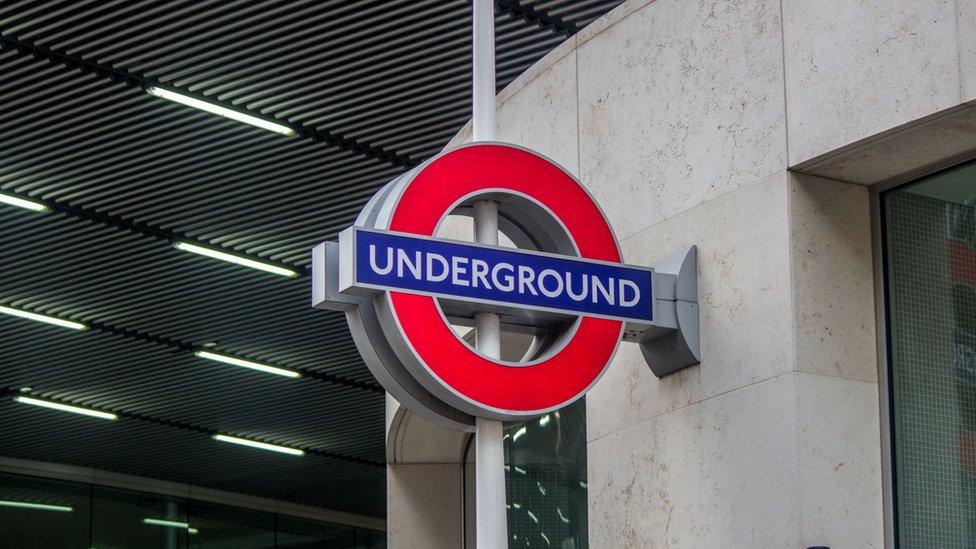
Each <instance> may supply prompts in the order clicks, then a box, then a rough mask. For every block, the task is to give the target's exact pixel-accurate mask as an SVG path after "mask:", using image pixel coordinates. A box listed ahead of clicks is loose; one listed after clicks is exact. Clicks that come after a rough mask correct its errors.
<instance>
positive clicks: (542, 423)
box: [539, 414, 549, 427]
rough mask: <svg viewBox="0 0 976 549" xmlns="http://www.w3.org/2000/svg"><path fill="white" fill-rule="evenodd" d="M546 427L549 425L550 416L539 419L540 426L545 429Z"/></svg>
mask: <svg viewBox="0 0 976 549" xmlns="http://www.w3.org/2000/svg"><path fill="white" fill-rule="evenodd" d="M546 425H549V414H546V415H544V416H542V417H541V418H539V426H540V427H545V426H546Z"/></svg>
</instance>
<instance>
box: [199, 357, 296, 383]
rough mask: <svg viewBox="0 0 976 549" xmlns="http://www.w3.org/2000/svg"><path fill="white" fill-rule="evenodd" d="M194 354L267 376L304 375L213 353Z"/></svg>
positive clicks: (291, 376) (292, 376) (294, 376)
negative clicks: (263, 373)
mask: <svg viewBox="0 0 976 549" xmlns="http://www.w3.org/2000/svg"><path fill="white" fill-rule="evenodd" d="M194 354H195V355H197V356H198V357H200V358H205V359H207V360H214V361H217V362H223V363H224V364H230V365H232V366H240V367H241V368H250V369H251V370H257V371H259V372H265V373H267V374H275V375H278V376H285V377H290V378H298V377H302V374H300V373H299V372H296V371H294V370H286V369H284V368H278V367H276V366H269V365H267V364H261V363H260V362H252V361H250V360H242V359H240V358H235V357H232V356H227V355H221V354H217V353H211V352H210V351H197V352H196V353H194Z"/></svg>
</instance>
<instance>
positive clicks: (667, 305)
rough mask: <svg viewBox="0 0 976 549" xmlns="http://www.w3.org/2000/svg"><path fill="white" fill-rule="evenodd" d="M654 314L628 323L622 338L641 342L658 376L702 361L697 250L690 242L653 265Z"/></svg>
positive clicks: (649, 363) (651, 366) (644, 353)
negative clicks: (648, 321) (647, 320)
mask: <svg viewBox="0 0 976 549" xmlns="http://www.w3.org/2000/svg"><path fill="white" fill-rule="evenodd" d="M654 287H655V288H654V318H655V319H656V320H655V321H654V323H653V324H650V325H646V324H645V325H638V324H630V323H628V324H627V327H626V329H625V330H624V341H629V342H633V343H637V344H639V345H640V348H641V354H643V355H644V360H645V361H647V365H648V366H650V368H651V371H652V372H654V375H656V376H657V377H663V376H666V375H668V374H670V373H673V372H676V371H678V370H680V369H682V368H687V367H688V366H693V365H695V364H698V363H699V362H700V361H701V347H700V333H699V323H698V250H697V248H696V247H695V246H690V247H688V248H686V249H684V250H682V251H680V252H677V253H675V254H673V255H671V256H669V257H667V258H666V259H664V260H662V261H659V262H658V263H657V264H656V265H655V266H654Z"/></svg>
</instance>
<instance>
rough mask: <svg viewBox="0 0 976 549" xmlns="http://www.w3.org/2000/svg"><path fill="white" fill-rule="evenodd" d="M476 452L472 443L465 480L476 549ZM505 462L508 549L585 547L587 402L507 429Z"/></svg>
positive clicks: (468, 530)
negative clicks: (523, 548) (522, 548)
mask: <svg viewBox="0 0 976 549" xmlns="http://www.w3.org/2000/svg"><path fill="white" fill-rule="evenodd" d="M472 439H473V437H472ZM474 453H475V452H474V443H473V441H472V443H471V444H470V445H469V448H468V451H467V463H466V465H465V475H464V486H465V490H464V498H465V542H466V543H467V546H468V547H474V544H475V542H474V537H475V535H474V534H475V524H474V520H475V513H474V506H475V493H474V486H475V478H474ZM505 463H506V465H505V481H506V485H505V497H506V499H507V500H508V504H507V507H508V536H509V542H508V546H509V547H510V548H513V549H514V548H517V547H554V548H558V549H584V548H586V547H587V507H586V404H585V402H584V400H583V399H580V400H578V401H577V402H575V403H573V404H571V405H569V406H567V407H566V408H563V409H561V410H559V411H558V412H553V413H550V414H547V415H544V416H542V417H541V418H537V419H533V420H531V421H528V422H524V423H521V424H519V425H515V426H513V427H511V428H509V429H507V430H506V431H505Z"/></svg>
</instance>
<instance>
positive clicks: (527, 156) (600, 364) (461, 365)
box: [390, 143, 623, 415]
mask: <svg viewBox="0 0 976 549" xmlns="http://www.w3.org/2000/svg"><path fill="white" fill-rule="evenodd" d="M487 189H493V190H498V189H501V190H506V189H507V190H511V191H514V192H517V193H522V194H524V195H527V196H529V197H532V198H534V199H535V200H537V201H538V202H539V203H541V204H543V205H545V206H546V207H548V208H549V210H550V211H552V213H553V214H554V215H555V216H556V217H557V218H558V219H559V220H560V221H562V223H563V225H564V226H565V227H566V229H567V230H568V232H569V234H570V236H571V237H572V239H573V240H574V241H575V242H576V246H577V248H578V250H579V253H580V255H581V256H582V257H583V258H587V259H596V260H602V261H611V262H614V263H619V262H620V250H619V248H618V246H617V241H616V238H615V237H614V235H613V230H612V229H611V228H610V225H609V223H608V222H607V219H606V217H605V216H604V215H603V212H602V211H601V210H600V208H599V207H598V206H597V205H596V203H595V202H594V201H593V199H592V198H591V197H590V195H589V194H588V193H587V192H586V190H585V189H583V187H582V186H581V185H580V184H579V182H577V181H576V180H575V179H574V178H573V177H572V176H570V175H569V174H567V173H566V172H564V171H563V170H562V168H560V167H559V166H557V165H556V164H554V163H553V162H551V161H550V160H548V159H546V158H543V157H541V156H538V155H536V154H534V153H532V152H529V151H526V150H524V149H520V148H516V147H512V146H506V145H502V144H495V143H493V144H484V145H470V146H466V147H461V148H458V149H455V150H454V151H450V152H448V153H446V154H444V155H443V156H440V157H438V158H436V159H435V160H433V161H432V162H431V163H429V164H428V165H427V166H425V167H423V168H422V169H421V170H420V172H419V173H417V174H416V175H415V176H414V178H413V180H412V181H411V182H410V183H409V185H407V188H406V189H405V190H404V191H403V193H402V195H401V196H400V199H399V200H398V202H397V205H396V208H395V210H394V211H393V213H392V216H391V219H390V229H391V230H394V231H400V232H405V233H413V234H417V235H423V236H432V235H433V234H434V231H435V230H436V228H437V225H438V222H439V221H440V220H441V218H442V217H443V216H444V215H445V212H448V210H449V209H450V208H451V207H452V206H454V205H455V204H456V203H457V202H458V201H459V200H461V199H462V198H463V197H465V196H469V195H471V194H473V193H477V192H478V191H480V190H487ZM390 302H391V304H392V309H393V312H394V314H395V316H396V317H397V321H398V324H399V325H400V328H401V330H402V332H403V335H404V336H405V338H406V339H407V341H408V342H409V343H410V345H411V346H412V347H413V350H414V351H415V352H416V354H417V356H418V357H419V358H420V359H421V361H422V362H423V363H424V364H425V366H426V368H427V370H428V371H429V372H431V373H432V374H433V375H434V376H435V377H436V378H437V379H438V380H439V381H440V383H441V384H442V385H445V386H446V387H447V388H448V389H451V390H452V391H453V392H454V393H456V394H458V395H460V396H461V397H462V398H464V399H465V400H467V401H469V402H472V403H474V404H475V405H477V406H480V407H486V408H488V409H492V410H498V411H504V412H508V413H515V414H518V415H531V414H532V413H541V412H544V411H548V410H551V409H554V408H559V407H561V406H563V405H565V404H568V403H569V402H571V401H572V400H574V399H575V398H577V397H578V396H580V395H581V394H583V393H584V392H585V391H586V390H587V389H589V387H590V386H592V385H593V384H594V383H595V382H596V381H597V380H598V379H599V378H600V376H601V375H602V373H603V371H604V370H605V369H606V367H607V365H609V363H610V360H611V359H612V358H613V354H614V353H615V352H616V349H617V345H618V344H619V342H620V337H621V335H622V331H623V322H621V321H619V320H609V319H603V318H594V317H587V316H584V317H583V318H582V319H581V321H580V325H579V328H578V329H577V331H576V333H575V334H574V335H573V337H572V339H571V340H570V341H569V342H568V343H567V344H566V345H565V346H564V347H563V348H562V349H561V350H559V351H558V352H557V353H555V354H554V355H552V356H550V357H549V358H547V359H545V360H542V361H541V362H538V363H535V364H531V365H527V366H511V365H506V364H504V363H501V362H496V361H494V360H490V359H488V358H485V357H484V356H482V355H480V354H478V353H477V352H475V351H474V350H473V349H471V348H470V347H469V346H468V345H466V344H465V343H463V342H462V341H461V340H460V339H459V338H458V337H457V336H455V334H454V333H453V330H452V329H451V327H450V326H449V325H448V324H447V323H445V322H444V318H443V316H441V314H440V311H439V310H438V308H437V305H436V303H435V300H434V298H432V297H429V296H420V295H414V294H406V293H402V292H392V291H391V292H390ZM580 357H586V358H585V359H581V358H580Z"/></svg>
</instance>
